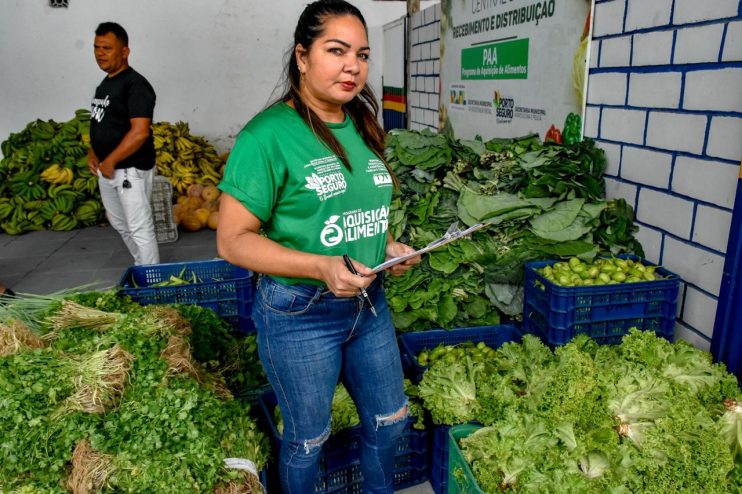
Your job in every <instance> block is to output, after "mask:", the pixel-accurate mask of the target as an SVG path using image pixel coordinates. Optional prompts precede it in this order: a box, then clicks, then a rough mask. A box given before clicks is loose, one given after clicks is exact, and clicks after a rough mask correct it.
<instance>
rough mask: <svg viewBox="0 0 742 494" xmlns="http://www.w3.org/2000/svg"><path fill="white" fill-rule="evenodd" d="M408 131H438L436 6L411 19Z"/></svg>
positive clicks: (438, 60) (438, 9)
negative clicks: (425, 129)
mask: <svg viewBox="0 0 742 494" xmlns="http://www.w3.org/2000/svg"><path fill="white" fill-rule="evenodd" d="M412 26H413V32H412V43H413V47H412V52H411V56H410V71H411V76H412V77H411V82H410V92H409V95H408V96H409V101H410V106H411V110H410V120H411V122H410V128H411V129H415V130H421V129H423V128H432V129H434V130H435V129H438V102H439V92H440V90H439V82H438V80H439V79H438V75H439V73H438V71H439V67H440V41H439V38H440V4H436V5H434V6H432V7H428V8H426V9H424V10H421V11H420V12H418V13H416V14H415V15H413V16H412Z"/></svg>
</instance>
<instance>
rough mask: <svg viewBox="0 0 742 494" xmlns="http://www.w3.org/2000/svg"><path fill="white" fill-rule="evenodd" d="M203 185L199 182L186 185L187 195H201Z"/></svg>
mask: <svg viewBox="0 0 742 494" xmlns="http://www.w3.org/2000/svg"><path fill="white" fill-rule="evenodd" d="M203 190H204V186H203V185H201V184H191V185H189V186H188V191H187V193H188V195H189V196H190V197H199V198H200V197H201V192H203Z"/></svg>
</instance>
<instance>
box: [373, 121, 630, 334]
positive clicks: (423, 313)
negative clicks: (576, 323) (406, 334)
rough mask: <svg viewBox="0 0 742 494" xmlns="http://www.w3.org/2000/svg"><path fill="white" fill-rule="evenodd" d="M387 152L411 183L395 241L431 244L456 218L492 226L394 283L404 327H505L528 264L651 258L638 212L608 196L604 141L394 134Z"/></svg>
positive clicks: (393, 302) (398, 208) (398, 322)
mask: <svg viewBox="0 0 742 494" xmlns="http://www.w3.org/2000/svg"><path fill="white" fill-rule="evenodd" d="M386 158H387V159H388V161H389V163H390V164H391V165H392V167H393V168H394V169H395V171H396V173H397V175H398V177H399V179H400V182H401V188H400V189H401V190H400V193H399V194H397V196H396V197H395V198H394V200H393V202H392V211H391V213H390V217H389V228H390V231H391V233H392V235H393V236H394V238H395V239H398V240H401V241H403V242H406V243H409V244H410V245H412V246H413V247H416V248H420V247H422V246H424V245H426V244H428V243H429V242H431V241H433V240H435V239H437V238H439V237H441V236H442V235H443V234H444V233H445V232H446V230H447V229H448V227H449V225H450V224H451V223H453V222H455V221H459V222H461V223H463V224H465V225H469V226H471V225H473V224H475V223H477V222H482V221H484V222H488V223H490V226H489V227H488V228H486V229H485V230H483V231H480V232H477V233H475V234H473V235H472V236H471V238H469V239H462V240H458V241H457V242H453V243H450V244H448V245H447V246H445V247H442V248H440V249H437V250H435V251H433V252H432V253H431V254H430V255H427V256H424V258H423V262H422V263H421V265H420V266H419V267H417V268H416V269H412V270H410V271H408V272H407V273H406V274H405V275H403V276H400V277H397V278H389V279H388V284H387V298H388V300H389V305H390V308H391V309H392V313H393V317H394V322H395V326H396V327H397V329H398V330H400V331H411V330H421V329H430V328H433V327H443V328H452V327H463V326H482V325H492V324H498V323H499V321H500V312H502V313H504V314H506V315H508V316H512V317H516V316H518V315H519V314H521V312H522V310H523V298H522V297H523V290H522V283H523V268H522V266H523V263H524V262H526V261H531V260H536V259H545V258H546V259H551V258H555V257H569V256H577V257H579V258H581V259H584V260H586V261H590V260H592V259H593V258H594V257H595V256H596V255H598V254H600V253H603V254H619V253H624V252H628V253H635V254H638V255H642V249H641V245H640V244H639V243H638V242H637V241H636V240H635V239H634V237H633V234H634V232H635V231H636V230H637V228H636V227H635V226H634V224H633V210H632V208H631V207H630V206H628V205H627V204H626V202H625V201H624V200H622V199H618V200H615V201H605V200H604V197H605V190H604V183H603V172H604V170H605V168H606V160H605V156H604V153H603V151H602V150H601V149H599V148H597V147H596V146H595V143H594V141H592V140H589V139H587V140H585V141H582V142H577V143H574V144H572V145H570V146H567V145H557V144H542V143H541V142H539V140H538V137H537V136H527V137H523V138H518V139H492V140H490V141H487V142H482V141H480V140H471V141H465V140H453V139H451V138H448V137H445V136H443V135H440V134H439V135H435V134H433V133H431V132H430V131H422V132H416V131H392V132H391V133H390V134H389V136H388V141H387V150H386Z"/></svg>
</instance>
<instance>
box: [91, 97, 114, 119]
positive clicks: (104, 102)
mask: <svg viewBox="0 0 742 494" xmlns="http://www.w3.org/2000/svg"><path fill="white" fill-rule="evenodd" d="M110 104H111V102H110V101H109V99H108V95H106V97H105V98H103V99H101V98H93V101H92V102H91V106H92V109H91V111H90V113H91V115H90V117H91V118H94V119H95V121H96V122H98V123H100V122H101V121H102V120H103V116H104V115H105V114H106V108H108V105H110Z"/></svg>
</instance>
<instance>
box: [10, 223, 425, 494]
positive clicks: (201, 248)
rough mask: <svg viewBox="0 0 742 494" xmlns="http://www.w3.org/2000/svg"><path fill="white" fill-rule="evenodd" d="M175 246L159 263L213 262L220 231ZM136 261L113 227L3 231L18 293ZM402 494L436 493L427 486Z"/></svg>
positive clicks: (110, 278) (120, 270) (89, 281)
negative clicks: (20, 232) (15, 233)
mask: <svg viewBox="0 0 742 494" xmlns="http://www.w3.org/2000/svg"><path fill="white" fill-rule="evenodd" d="M178 236H179V238H178V240H177V241H176V242H172V243H168V244H161V245H160V262H162V263H166V262H183V261H202V260H207V259H213V258H214V257H216V256H217V252H216V233H215V232H214V231H212V230H208V229H206V230H202V231H200V232H184V231H179V232H178ZM133 262H134V261H133V259H132V257H131V255H130V254H129V252H128V251H127V250H126V246H125V245H124V243H123V242H122V240H121V237H119V235H118V234H117V233H116V232H115V231H114V230H113V228H111V227H110V226H94V227H90V228H84V229H81V230H72V231H70V232H51V231H44V232H30V233H27V234H24V235H18V236H11V235H7V234H5V233H0V283H3V284H4V285H5V286H7V287H9V288H12V289H13V290H14V291H16V292H19V293H33V294H39V295H46V294H49V293H53V292H56V291H59V290H63V289H68V288H75V287H79V286H83V285H86V286H87V285H90V286H91V289H92V288H93V287H94V288H108V287H112V286H114V285H116V284H118V281H119V280H120V279H121V276H122V275H123V274H124V272H125V271H126V269H127V268H128V267H129V266H130V265H132V264H133ZM398 492H399V493H402V494H433V489H432V488H431V486H430V483H429V482H425V483H423V484H420V485H418V486H414V487H410V488H408V489H404V490H402V491H398Z"/></svg>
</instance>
